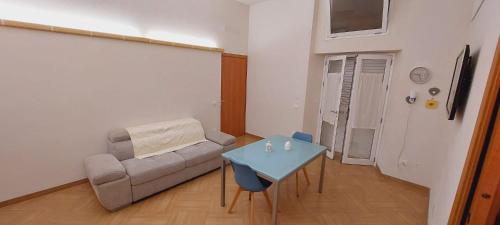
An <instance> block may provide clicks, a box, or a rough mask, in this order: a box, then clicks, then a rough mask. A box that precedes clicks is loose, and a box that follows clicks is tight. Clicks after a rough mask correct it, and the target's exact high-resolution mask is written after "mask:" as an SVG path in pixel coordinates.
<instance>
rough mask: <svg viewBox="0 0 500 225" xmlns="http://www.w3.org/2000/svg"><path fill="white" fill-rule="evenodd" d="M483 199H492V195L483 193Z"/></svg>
mask: <svg viewBox="0 0 500 225" xmlns="http://www.w3.org/2000/svg"><path fill="white" fill-rule="evenodd" d="M481 197H483V198H484V199H490V198H491V195H490V194H488V193H483V194H481Z"/></svg>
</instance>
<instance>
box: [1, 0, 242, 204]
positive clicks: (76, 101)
mask: <svg viewBox="0 0 500 225" xmlns="http://www.w3.org/2000/svg"><path fill="white" fill-rule="evenodd" d="M33 2H34V1H33ZM56 2H58V1H55V0H54V1H44V2H43V4H47V6H48V5H49V3H50V4H54V6H55V3H56ZM87 2H90V1H79V2H76V1H72V2H71V3H72V4H73V3H74V6H75V7H74V8H78V9H82V10H83V9H87V8H86V7H85V4H87ZM93 2H94V3H96V2H98V1H93ZM99 2H101V1H99ZM195 2H196V3H199V4H200V5H201V6H202V7H201V8H197V10H196V11H194V12H199V14H198V16H197V17H195V16H193V14H192V13H193V10H192V9H193V7H192V6H193V5H194V3H195ZM38 3H40V4H42V2H38V1H37V4H38ZM156 3H157V4H160V1H157V2H156ZM163 3H164V4H165V5H159V6H158V5H157V6H154V5H142V4H140V2H138V1H129V2H128V3H124V4H119V5H112V4H118V2H116V1H104V2H102V3H100V4H96V5H94V6H93V7H90V6H89V12H91V11H92V10H90V9H95V11H96V12H95V13H96V14H98V12H102V13H104V12H106V10H110V9H111V8H107V7H115V6H116V7H115V8H112V9H114V10H111V11H109V12H110V13H109V15H110V16H112V15H118V14H119V15H123V16H124V15H128V16H127V18H128V19H130V20H134V21H142V22H141V23H138V24H139V25H140V26H139V27H142V26H143V27H146V25H148V26H149V25H155V24H154V23H152V22H151V21H158V22H157V23H156V25H157V26H159V27H169V26H170V25H168V24H177V25H178V26H179V27H186V29H189V30H193V31H200V32H205V33H210V34H212V35H214V36H215V37H217V40H218V41H220V43H221V46H220V47H223V48H226V49H229V50H230V51H231V52H235V53H245V52H246V46H247V41H246V38H244V37H245V36H246V33H247V29H248V26H247V22H245V21H248V18H246V19H245V16H247V15H248V6H245V5H242V4H241V3H237V2H236V3H235V2H234V1H233V0H228V1H212V0H207V1H164V2H163ZM163 3H162V4H163ZM182 3H185V5H182ZM212 3H213V4H214V5H212ZM110 4H111V5H110ZM151 4H153V3H151ZM174 5H175V6H176V7H174V8H169V7H168V6H174ZM63 6H68V7H69V3H64V4H63V2H61V5H60V7H63ZM76 6H78V7H76ZM98 6H99V7H98ZM101 6H102V8H101ZM149 11H152V12H156V14H157V16H159V12H164V13H163V14H162V15H164V16H166V15H168V16H167V17H161V18H160V17H155V16H153V15H149V14H147V15H146V13H148V12H149ZM92 12H93V11H92ZM128 13H130V14H128ZM140 13H144V15H143V16H141V14H140ZM238 13H240V14H238ZM92 15H93V14H92ZM169 16H175V18H176V19H175V20H174V19H172V18H173V17H169ZM162 18H163V19H162ZM196 21H197V22H198V23H197V22H196ZM185 22H189V24H184V23H185ZM162 23H165V24H166V25H165V24H163V25H162ZM223 24H231V26H228V27H231V31H221V30H220V29H219V28H220V26H221V25H223ZM184 25H185V26H184ZM196 26H198V29H196ZM141 29H142V28H141ZM144 29H146V28H144ZM235 33H237V35H236V34H235ZM240 35H241V38H239V37H240ZM0 49H2V50H1V51H0V80H1V82H0V102H1V104H0V124H2V129H0V140H1V141H0V177H2V188H1V191H0V201H4V200H7V199H11V198H14V197H18V196H22V195H25V194H29V193H33V192H36V191H40V190H43V189H47V188H51V187H54V186H57V185H61V184H65V183H68V182H72V181H75V180H79V179H82V178H84V177H85V174H84V170H83V159H84V158H85V157H86V156H89V155H92V154H96V153H102V152H105V151H106V142H105V140H106V134H107V132H108V131H110V130H111V129H114V128H119V127H128V126H134V125H139V124H144V123H149V122H155V121H161V120H168V119H175V118H180V117H186V116H194V117H196V118H198V119H200V120H201V121H202V122H203V124H204V126H205V127H206V128H208V129H217V128H218V127H219V115H220V109H219V107H218V106H217V105H214V104H213V102H214V101H216V100H219V99H220V63H221V61H220V58H221V55H220V53H215V52H207V51H197V50H191V49H184V48H175V47H166V46H160V45H149V44H144V43H135V42H126V41H119V40H110V39H100V38H89V37H83V36H77V35H66V34H59V33H50V32H40V31H32V30H24V29H16V28H7V27H0Z"/></svg>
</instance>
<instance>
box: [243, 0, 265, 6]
mask: <svg viewBox="0 0 500 225" xmlns="http://www.w3.org/2000/svg"><path fill="white" fill-rule="evenodd" d="M236 1H238V2H241V3H244V4H247V5H252V4H255V3H259V2H263V1H266V0H236Z"/></svg>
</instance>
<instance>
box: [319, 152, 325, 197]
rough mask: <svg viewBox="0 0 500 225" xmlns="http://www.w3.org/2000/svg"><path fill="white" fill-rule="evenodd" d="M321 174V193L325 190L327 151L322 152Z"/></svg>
mask: <svg viewBox="0 0 500 225" xmlns="http://www.w3.org/2000/svg"><path fill="white" fill-rule="evenodd" d="M321 155H322V156H321V157H322V158H321V174H320V175H319V190H318V192H319V193H322V192H323V182H324V179H325V160H326V152H325V153H323V154H321Z"/></svg>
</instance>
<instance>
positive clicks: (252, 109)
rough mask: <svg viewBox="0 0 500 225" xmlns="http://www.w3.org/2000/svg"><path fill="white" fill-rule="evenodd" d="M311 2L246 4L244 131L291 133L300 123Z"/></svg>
mask: <svg viewBox="0 0 500 225" xmlns="http://www.w3.org/2000/svg"><path fill="white" fill-rule="evenodd" d="M313 12H314V1H304V0H272V1H265V2H261V3H257V4H254V5H252V6H251V7H250V22H249V24H250V25H249V38H248V78H247V79H248V81H247V82H248V83H247V85H248V87H247V88H248V89H247V113H246V115H247V119H246V124H247V132H249V133H252V134H255V135H259V136H264V137H265V136H269V135H273V134H283V135H290V134H291V133H292V132H294V131H297V130H301V129H302V126H303V116H304V104H305V96H306V83H307V74H308V72H309V68H308V63H309V53H310V47H311V46H310V45H311V33H312V24H313Z"/></svg>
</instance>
